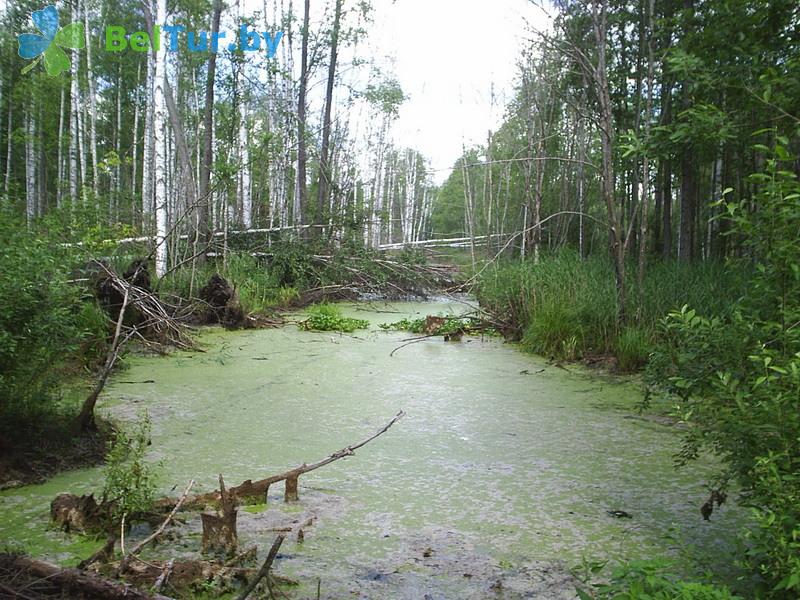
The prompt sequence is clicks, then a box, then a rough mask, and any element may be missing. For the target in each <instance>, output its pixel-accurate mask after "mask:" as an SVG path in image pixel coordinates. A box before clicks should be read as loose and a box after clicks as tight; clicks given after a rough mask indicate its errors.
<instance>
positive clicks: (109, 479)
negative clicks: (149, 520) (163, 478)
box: [103, 413, 157, 522]
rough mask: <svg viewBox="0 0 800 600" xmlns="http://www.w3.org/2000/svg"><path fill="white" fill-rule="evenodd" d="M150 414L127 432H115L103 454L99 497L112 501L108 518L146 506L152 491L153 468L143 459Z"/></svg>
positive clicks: (134, 511)
mask: <svg viewBox="0 0 800 600" xmlns="http://www.w3.org/2000/svg"><path fill="white" fill-rule="evenodd" d="M150 429H151V423H150V417H149V416H148V415H147V413H144V414H142V415H141V416H140V418H139V421H138V423H137V424H136V425H135V426H134V427H133V428H132V430H131V433H130V434H128V433H126V432H125V431H117V432H116V434H115V435H114V439H113V441H112V442H111V445H110V447H109V450H108V454H107V455H106V481H105V487H104V488H103V498H104V499H106V500H109V501H111V502H113V503H114V505H113V506H114V508H113V514H112V518H113V519H114V520H115V521H116V522H118V521H120V520H121V519H122V517H123V515H128V516H130V515H133V514H136V513H141V512H144V511H146V510H148V509H149V508H150V506H151V505H152V503H153V500H154V499H155V493H156V479H157V475H156V470H155V468H154V467H153V465H151V464H150V463H148V462H147V461H146V460H145V454H146V453H147V446H149V445H150Z"/></svg>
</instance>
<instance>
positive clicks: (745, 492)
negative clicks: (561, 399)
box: [647, 138, 800, 598]
mask: <svg viewBox="0 0 800 600" xmlns="http://www.w3.org/2000/svg"><path fill="white" fill-rule="evenodd" d="M778 139H779V141H780V138H778ZM787 158H788V153H787V151H786V150H785V149H784V148H783V146H780V145H779V146H778V147H777V148H776V151H775V153H774V158H772V159H770V160H769V161H768V162H767V164H766V170H765V172H764V173H762V174H758V175H757V176H755V177H753V178H752V180H753V181H754V182H755V183H757V184H758V192H757V194H756V197H755V198H754V199H753V205H756V206H758V210H757V211H750V210H748V208H747V206H746V205H745V204H742V203H736V202H723V203H721V205H722V207H723V208H724V211H725V212H724V215H725V216H724V219H725V220H726V221H727V223H728V225H729V227H730V231H731V232H732V234H735V235H738V236H741V237H742V239H743V240H744V245H745V248H747V249H748V254H749V256H748V258H747V260H749V261H752V262H754V263H755V264H756V269H755V273H754V276H753V278H752V281H751V284H750V287H749V290H748V292H747V293H746V294H745V295H744V296H743V297H742V298H741V299H740V300H739V301H738V302H736V303H735V306H734V308H733V310H732V311H730V312H729V313H728V314H727V315H721V316H720V315H713V316H703V315H704V314H708V313H705V311H702V310H700V309H699V308H698V309H697V310H695V308H692V309H690V308H689V307H684V308H683V309H682V310H680V311H675V312H672V313H670V315H669V316H668V317H667V319H665V321H664V323H663V335H662V338H661V339H662V342H661V344H660V345H659V347H658V349H657V351H656V352H655V354H654V359H653V361H652V362H651V365H650V367H649V369H648V373H647V380H648V382H649V383H650V385H651V387H652V388H653V389H655V390H660V391H662V392H664V393H665V394H667V395H668V396H669V397H672V398H675V399H676V402H677V404H676V412H677V414H678V415H679V416H680V417H681V418H682V419H683V420H684V421H685V422H686V423H687V425H688V432H687V434H686V438H685V444H684V448H683V451H682V458H683V459H685V460H688V459H692V458H695V457H696V456H698V455H699V453H700V451H701V450H709V451H711V452H713V453H715V454H717V455H718V456H720V457H721V459H722V463H723V465H724V470H723V472H722V473H720V475H719V479H720V480H721V481H722V482H725V481H727V480H730V479H733V480H734V481H735V482H736V483H737V485H738V486H739V487H740V488H741V490H742V501H743V502H744V503H745V504H746V505H748V506H750V507H751V508H752V510H753V514H754V517H755V522H756V526H755V527H753V528H752V529H750V530H749V531H748V532H747V537H748V553H747V556H746V562H747V564H748V565H749V566H750V567H751V568H752V569H753V570H754V571H755V572H757V573H758V574H759V575H760V576H761V577H762V578H763V580H764V582H765V586H766V590H765V591H764V595H768V596H770V597H776V598H783V597H786V598H796V597H797V595H798V593H800V476H799V475H798V473H800V454H798V452H797V444H798V440H800V410H798V399H799V398H800V329H799V328H798V327H797V323H798V322H800V266H798V265H800V247H798V245H797V232H798V231H800V185H799V184H798V182H797V179H796V176H795V175H794V174H793V173H791V172H788V171H785V170H782V168H781V160H785V159H787ZM711 314H713V313H711Z"/></svg>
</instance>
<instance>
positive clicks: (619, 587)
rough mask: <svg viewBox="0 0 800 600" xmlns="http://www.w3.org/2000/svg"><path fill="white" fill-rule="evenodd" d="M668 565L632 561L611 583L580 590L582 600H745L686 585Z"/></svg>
mask: <svg viewBox="0 0 800 600" xmlns="http://www.w3.org/2000/svg"><path fill="white" fill-rule="evenodd" d="M671 570H672V566H671V565H670V564H669V563H666V562H662V561H655V560H640V561H631V562H629V563H626V564H623V565H620V566H618V567H616V568H614V569H613V570H612V572H611V577H610V579H611V581H610V582H608V583H602V584H596V585H595V586H594V587H593V589H592V590H591V591H587V590H578V596H579V597H580V598H581V600H742V599H741V597H740V596H734V595H732V594H731V592H730V591H729V590H728V589H727V588H724V587H717V586H713V585H707V584H703V583H691V582H688V583H687V582H684V581H681V580H680V579H678V578H677V577H674V576H671V575H670V574H669V573H670V571H671Z"/></svg>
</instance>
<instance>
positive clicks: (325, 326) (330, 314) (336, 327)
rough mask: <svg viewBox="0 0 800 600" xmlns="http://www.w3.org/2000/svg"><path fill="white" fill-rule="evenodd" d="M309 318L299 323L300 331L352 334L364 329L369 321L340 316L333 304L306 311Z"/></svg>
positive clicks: (324, 304) (339, 311)
mask: <svg viewBox="0 0 800 600" xmlns="http://www.w3.org/2000/svg"><path fill="white" fill-rule="evenodd" d="M308 313H309V317H308V319H306V320H305V321H302V322H300V323H299V325H300V329H304V330H305V331H341V332H344V333H352V332H354V331H355V330H356V329H366V328H367V327H369V321H366V320H364V319H353V318H351V317H345V316H344V315H342V311H341V310H339V309H338V308H337V307H336V306H334V305H333V304H326V303H323V304H317V305H315V306H312V307H310V308H309V309H308Z"/></svg>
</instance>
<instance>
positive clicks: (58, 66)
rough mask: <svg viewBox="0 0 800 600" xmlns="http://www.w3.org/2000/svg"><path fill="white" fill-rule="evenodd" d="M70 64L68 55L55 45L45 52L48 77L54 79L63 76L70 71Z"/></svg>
mask: <svg viewBox="0 0 800 600" xmlns="http://www.w3.org/2000/svg"><path fill="white" fill-rule="evenodd" d="M70 64H71V63H70V62H69V58H67V55H66V54H65V53H64V51H63V50H62V49H61V48H59V47H58V46H56V45H55V44H50V46H49V47H48V48H47V50H45V51H44V70H45V71H47V74H48V75H50V76H52V77H56V76H57V75H61V73H63V72H64V71H68V70H69V68H70Z"/></svg>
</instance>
